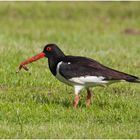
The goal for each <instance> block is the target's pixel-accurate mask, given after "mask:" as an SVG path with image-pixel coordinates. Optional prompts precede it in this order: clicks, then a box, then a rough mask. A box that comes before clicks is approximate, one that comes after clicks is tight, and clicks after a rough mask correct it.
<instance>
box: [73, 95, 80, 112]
mask: <svg viewBox="0 0 140 140" xmlns="http://www.w3.org/2000/svg"><path fill="white" fill-rule="evenodd" d="M78 102H79V96H78V95H76V96H75V100H74V102H73V107H74V109H76V107H77V105H78Z"/></svg>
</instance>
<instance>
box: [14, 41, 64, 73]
mask: <svg viewBox="0 0 140 140" xmlns="http://www.w3.org/2000/svg"><path fill="white" fill-rule="evenodd" d="M63 56H65V55H64V53H63V52H62V51H61V50H60V49H59V47H58V46H57V45H56V44H47V45H46V46H45V47H44V49H43V51H42V52H41V53H39V54H37V55H35V56H33V57H31V58H29V59H27V60H25V61H23V62H21V63H20V66H19V67H18V70H17V72H19V71H20V70H21V69H22V68H24V69H25V70H26V71H28V68H27V67H26V66H25V65H27V64H29V63H32V62H34V61H37V60H39V59H41V58H44V57H47V58H48V59H49V58H51V57H55V58H59V57H63Z"/></svg>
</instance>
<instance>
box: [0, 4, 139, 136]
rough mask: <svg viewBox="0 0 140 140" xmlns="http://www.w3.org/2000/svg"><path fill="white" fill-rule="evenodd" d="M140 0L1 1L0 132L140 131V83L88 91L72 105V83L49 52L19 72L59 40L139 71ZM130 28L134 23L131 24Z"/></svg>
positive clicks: (70, 50)
mask: <svg viewBox="0 0 140 140" xmlns="http://www.w3.org/2000/svg"><path fill="white" fill-rule="evenodd" d="M139 13H140V5H139V3H138V2H1V3H0V138H140V84H133V83H117V84H113V85H111V86H109V87H104V88H103V87H95V88H93V92H94V97H93V100H92V105H91V106H90V107H89V108H86V106H85V98H86V91H85V90H83V91H82V93H81V94H80V103H79V106H78V108H77V110H76V111H75V110H73V107H72V102H73V99H74V94H73V88H72V87H69V86H66V85H65V84H63V83H61V82H59V81H58V80H57V79H55V78H54V77H53V75H52V74H51V73H50V71H49V69H48V62H47V59H42V60H39V61H38V62H35V63H33V64H31V65H29V66H28V68H29V70H30V71H29V73H28V72H25V71H21V73H19V74H16V73H15V72H16V69H17V67H18V65H19V63H20V62H21V61H23V60H25V59H27V58H29V57H31V56H33V55H35V54H37V53H39V52H41V51H42V49H43V46H44V45H45V44H47V43H56V44H58V45H59V46H60V48H61V49H62V50H63V51H64V52H65V53H66V54H69V55H79V56H86V57H90V58H93V59H95V60H97V61H99V62H100V63H102V64H104V65H106V66H109V67H111V68H114V69H117V70H121V71H123V72H126V73H130V74H133V75H137V76H139V77H140V39H139V38H140V35H139V34H140V33H139V32H140V31H139V30H140V24H139V22H140V16H139ZM128 30H129V31H128Z"/></svg>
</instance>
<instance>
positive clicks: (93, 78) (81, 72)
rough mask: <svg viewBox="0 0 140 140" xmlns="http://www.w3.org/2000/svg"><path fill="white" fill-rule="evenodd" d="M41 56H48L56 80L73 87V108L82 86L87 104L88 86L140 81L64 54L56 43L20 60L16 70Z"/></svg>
mask: <svg viewBox="0 0 140 140" xmlns="http://www.w3.org/2000/svg"><path fill="white" fill-rule="evenodd" d="M43 57H47V58H48V64H49V69H50V71H51V73H52V74H53V75H54V76H55V77H56V78H57V79H58V80H60V81H61V82H63V83H66V84H68V85H71V86H73V87H74V90H75V100H74V103H73V105H74V108H76V107H77V105H78V101H79V95H78V94H79V92H80V91H81V90H82V89H83V88H86V90H87V99H86V105H87V106H89V105H90V103H91V96H92V92H91V90H90V87H94V86H102V85H108V84H111V83H114V82H118V81H127V82H134V83H140V79H139V78H138V77H136V76H133V75H129V74H126V73H123V72H120V71H117V70H114V69H111V68H108V67H106V66H104V65H102V64H100V63H99V62H97V61H95V60H93V59H90V58H86V57H81V56H68V55H65V54H64V53H63V52H62V51H61V50H60V48H59V47H58V46H57V45H56V44H48V45H46V46H45V47H44V50H43V52H41V53H39V54H37V55H35V56H34V57H32V58H29V59H27V60H26V61H24V62H22V63H21V64H20V66H19V68H18V71H17V72H19V71H20V70H21V68H24V69H25V70H28V68H27V67H26V66H25V65H27V64H29V63H31V62H33V61H36V60H38V59H40V58H43Z"/></svg>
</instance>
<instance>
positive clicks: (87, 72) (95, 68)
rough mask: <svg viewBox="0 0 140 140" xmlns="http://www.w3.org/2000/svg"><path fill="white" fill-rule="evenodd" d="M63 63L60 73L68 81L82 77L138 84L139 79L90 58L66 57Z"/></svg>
mask: <svg viewBox="0 0 140 140" xmlns="http://www.w3.org/2000/svg"><path fill="white" fill-rule="evenodd" d="M62 61H63V63H62V64H61V65H60V69H59V71H60V73H61V74H62V75H63V76H64V77H65V78H66V79H70V78H73V77H80V76H102V77H104V78H105V79H104V80H126V81H129V82H138V77H136V76H133V75H129V74H126V73H123V72H119V71H117V70H113V69H111V68H108V67H106V66H104V65H102V64H100V63H99V62H97V61H95V60H93V59H90V58H85V57H80V56H77V57H75V56H66V57H65V58H63V60H62Z"/></svg>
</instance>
